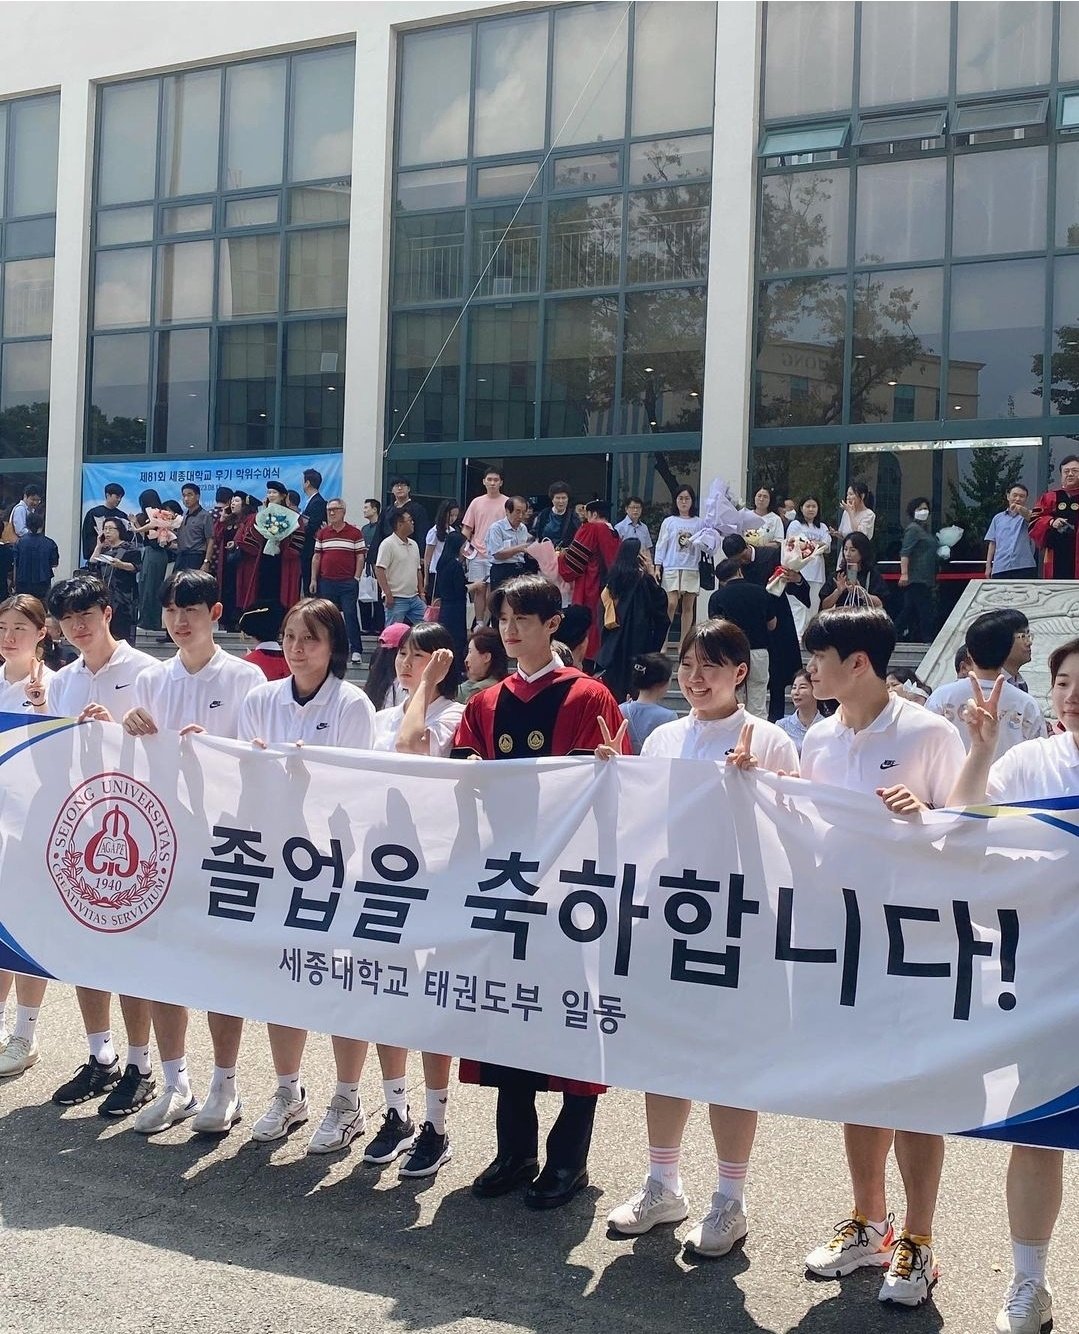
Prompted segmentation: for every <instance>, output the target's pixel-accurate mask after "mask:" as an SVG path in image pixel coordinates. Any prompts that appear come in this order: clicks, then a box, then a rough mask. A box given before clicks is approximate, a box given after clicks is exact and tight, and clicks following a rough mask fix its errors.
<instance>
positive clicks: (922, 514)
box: [914, 510, 929, 523]
mask: <svg viewBox="0 0 1079 1334" xmlns="http://www.w3.org/2000/svg"><path fill="white" fill-rule="evenodd" d="M914 517H915V518H916V519H917V520H918V522H919V523H925V521H926V519H928V518H929V511H928V510H915V511H914Z"/></svg>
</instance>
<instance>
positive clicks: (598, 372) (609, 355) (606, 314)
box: [540, 296, 618, 436]
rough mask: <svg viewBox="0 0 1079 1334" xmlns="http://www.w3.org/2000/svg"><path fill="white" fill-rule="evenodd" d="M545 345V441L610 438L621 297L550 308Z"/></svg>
mask: <svg viewBox="0 0 1079 1334" xmlns="http://www.w3.org/2000/svg"><path fill="white" fill-rule="evenodd" d="M545 343H546V350H545V353H544V358H543V411H542V415H541V421H540V435H543V436H575V435H611V434H612V433H613V432H614V430H615V421H614V412H613V410H612V409H613V407H614V367H615V357H616V355H617V351H618V299H617V297H613V296H599V297H592V298H590V299H587V300H575V301H553V302H551V303H550V304H549V305H548V307H547V316H546V334H545Z"/></svg>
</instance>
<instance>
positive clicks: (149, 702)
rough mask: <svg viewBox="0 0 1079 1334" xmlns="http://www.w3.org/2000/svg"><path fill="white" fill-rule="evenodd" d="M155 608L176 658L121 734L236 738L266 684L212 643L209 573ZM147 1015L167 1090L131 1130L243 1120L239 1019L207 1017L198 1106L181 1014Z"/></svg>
mask: <svg viewBox="0 0 1079 1334" xmlns="http://www.w3.org/2000/svg"><path fill="white" fill-rule="evenodd" d="M161 608H162V617H161V618H162V620H163V621H164V623H165V629H166V630H167V631H168V633H169V636H170V638H171V639H172V641H173V643H174V644H175V645H176V647H177V652H176V656H175V657H174V658H172V659H170V661H168V662H164V663H155V664H154V665H153V666H152V667H148V668H147V669H146V670H145V671H144V672H141V673H140V675H139V677H138V680H137V681H136V682H135V686H134V689H133V691H132V694H133V695H134V699H133V700H132V704H133V705H134V707H133V708H131V709H129V710H128V712H127V713H125V714H124V720H123V725H124V731H125V732H127V734H128V735H129V736H136V737H137V736H153V735H154V733H155V732H157V731H159V730H162V729H164V730H167V731H171V732H179V733H180V734H181V736H183V735H185V734H187V733H190V732H209V733H210V734H211V735H212V736H224V737H231V738H233V739H235V738H236V736H237V735H238V728H239V721H240V708H241V706H242V704H243V702H244V700H245V699H246V697H247V696H248V695H249V694H250V693H251V692H252V690H254V689H255V687H256V686H260V685H262V684H263V682H264V681H265V679H266V678H265V677H264V676H263V675H262V673H261V672H260V671H259V669H258V668H257V667H255V666H254V665H253V664H252V663H249V662H244V661H243V660H242V659H240V658H234V657H232V656H231V655H230V654H228V653H226V652H225V651H224V649H222V648H219V647H218V646H217V645H216V644H215V643H214V622H215V621H217V620H218V619H219V618H220V616H221V603H220V602H219V601H218V600H217V581H216V580H215V579H214V577H213V575H212V574H210V573H209V572H208V571H207V570H174V571H173V572H172V574H170V575H169V577H168V578H167V579H166V580H165V582H164V584H163V585H162V587H161ZM151 1010H152V1013H153V1020H154V1035H155V1036H156V1038H157V1048H158V1054H159V1055H160V1057H161V1066H162V1070H163V1072H164V1076H165V1088H164V1091H163V1092H162V1093H161V1095H160V1096H159V1097H158V1098H156V1099H155V1100H154V1101H153V1102H151V1103H148V1104H147V1105H146V1106H145V1107H143V1109H142V1110H141V1111H140V1112H139V1113H138V1115H137V1116H136V1118H135V1129H136V1130H137V1131H138V1132H139V1134H140V1135H156V1134H158V1133H159V1132H160V1131H162V1130H168V1128H169V1127H170V1126H173V1125H176V1124H177V1122H179V1121H185V1120H187V1118H188V1117H194V1123H193V1124H194V1129H195V1131H196V1132H198V1133H200V1134H220V1133H223V1132H224V1131H227V1130H230V1129H231V1128H232V1126H234V1125H235V1124H236V1122H237V1121H239V1120H240V1118H241V1116H242V1115H243V1103H242V1101H241V1099H240V1095H239V1092H238V1091H237V1087H236V1061H237V1058H238V1056H239V1052H240V1039H241V1037H242V1035H243V1019H242V1018H238V1017H236V1016H234V1015H225V1014H211V1015H209V1016H208V1020H209V1026H210V1037H211V1039H212V1041H213V1048H214V1073H213V1080H212V1082H211V1084H210V1092H209V1094H208V1095H207V1098H206V1103H205V1105H203V1104H202V1103H201V1102H200V1101H199V1099H198V1098H197V1097H196V1096H195V1095H194V1093H193V1092H192V1091H191V1081H190V1078H189V1076H188V1072H187V1010H186V1008H185V1007H184V1006H182V1005H168V1004H166V1003H165V1002H163V1001H154V1002H153V1004H152V1006H151Z"/></svg>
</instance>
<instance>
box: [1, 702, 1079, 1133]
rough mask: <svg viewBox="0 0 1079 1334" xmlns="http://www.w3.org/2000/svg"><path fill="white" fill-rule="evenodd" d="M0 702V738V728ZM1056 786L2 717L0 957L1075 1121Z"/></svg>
mask: <svg viewBox="0 0 1079 1334" xmlns="http://www.w3.org/2000/svg"><path fill="white" fill-rule="evenodd" d="M5 727H6V730H4V729H5ZM1077 833H1079V800H1076V801H1071V800H1068V801H1056V802H1046V803H1039V804H1035V805H1032V806H1030V807H1022V808H1019V807H1001V808H994V809H993V810H982V811H977V812H966V813H953V812H934V813H931V814H929V815H927V816H925V817H924V819H922V820H906V819H899V818H893V817H891V816H890V815H889V814H888V813H887V812H886V811H885V810H884V809H883V808H882V807H881V805H880V804H879V802H878V801H877V800H876V799H875V798H868V797H862V796H859V795H855V794H851V793H848V792H845V791H840V790H838V789H831V788H823V787H815V786H813V785H811V784H809V783H806V782H802V781H800V780H794V779H778V778H775V777H772V776H770V775H756V774H752V773H738V772H733V773H728V772H726V771H725V769H724V767H723V766H722V765H717V764H713V763H706V762H698V761H673V762H668V761H661V762H656V761H646V760H640V759H624V760H616V761H612V762H610V763H607V764H603V763H600V762H596V761H593V760H591V759H551V760H535V761H531V760H519V761H518V760H515V761H504V762H500V763H467V762H463V761H455V760H437V759H427V758H411V757H403V756H396V755H381V754H377V755H376V754H372V753H366V752H355V751H353V752H349V751H331V750H322V749H319V748H303V749H299V748H297V747H278V748H271V749H270V750H269V751H266V752H263V751H258V750H255V749H253V748H252V747H249V746H247V745H245V744H239V743H234V742H229V741H219V740H213V739H210V738H207V737H204V736H196V737H189V738H186V739H184V740H181V739H180V738H179V737H177V736H175V735H169V734H162V735H160V736H157V737H153V738H150V739H149V740H134V739H132V738H130V737H127V736H126V735H124V733H123V732H122V731H121V729H120V728H119V727H116V726H103V725H100V724H83V725H76V724H74V723H72V722H70V721H65V720H55V719H38V720H32V721H30V722H26V721H25V720H23V719H20V718H16V717H15V716H13V715H0V967H3V968H11V969H14V970H16V971H21V972H30V973H37V974H40V975H42V976H48V977H55V978H62V979H64V980H65V981H69V982H76V983H82V984H84V985H86V986H90V987H97V988H101V989H107V990H111V991H122V992H125V993H128V994H130V995H136V996H144V997H150V998H153V999H160V1000H166V1001H172V1002H177V1003H182V1004H186V1005H190V1006H192V1007H194V1008H198V1009H200V1010H207V1009H210V1010H216V1011H219V1012H223V1013H226V1014H241V1015H245V1016H247V1017H249V1018H252V1019H259V1020H272V1021H275V1022H278V1023H283V1024H293V1025H297V1026H302V1027H308V1028H311V1029H313V1030H316V1031H321V1032H325V1033H339V1034H344V1035H349V1036H354V1037H361V1038H370V1039H377V1040H379V1041H383V1042H389V1043H393V1044H396V1045H400V1046H406V1047H410V1048H413V1049H425V1050H428V1051H443V1052H450V1053H453V1054H455V1055H459V1056H469V1057H473V1058H476V1059H479V1060H485V1061H492V1062H496V1063H500V1064H508V1065H516V1066H523V1067H527V1068H531V1069H536V1070H542V1071H546V1072H549V1073H553V1074H559V1075H564V1076H569V1077H572V1078H575V1079H581V1080H591V1081H597V1082H601V1083H607V1084H611V1085H614V1086H619V1087H626V1088H637V1089H650V1090H652V1091H654V1092H659V1093H670V1094H681V1095H685V1096H689V1097H693V1098H698V1099H703V1100H708V1101H714V1102H722V1103H726V1104H730V1105H734V1106H743V1107H755V1108H759V1109H761V1110H766V1111H773V1112H785V1113H791V1114H794V1115H797V1116H807V1117H819V1118H823V1119H827V1120H836V1121H838V1120H849V1121H855V1122H860V1123H863V1124H876V1125H884V1126H891V1127H899V1128H905V1129H911V1130H923V1131H942V1132H950V1133H966V1134H976V1135H983V1136H989V1137H995V1138H1001V1139H1011V1140H1018V1141H1022V1142H1026V1143H1033V1144H1046V1145H1059V1146H1064V1147H1070V1148H1074V1147H1079V1047H1077V1045H1076V1042H1075V1024H1076V1014H1077V1013H1079V976H1077V974H1076V970H1075V959H1076V958H1077V957H1079V892H1077V883H1079V863H1077V856H1076V853H1077V848H1079V843H1077V837H1076V836H1077Z"/></svg>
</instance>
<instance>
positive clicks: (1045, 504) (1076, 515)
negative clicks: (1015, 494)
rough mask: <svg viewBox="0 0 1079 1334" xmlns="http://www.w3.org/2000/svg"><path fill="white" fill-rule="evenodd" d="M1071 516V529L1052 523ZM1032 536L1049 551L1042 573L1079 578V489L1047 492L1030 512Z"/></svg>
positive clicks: (1069, 519)
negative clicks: (1068, 530)
mask: <svg viewBox="0 0 1079 1334" xmlns="http://www.w3.org/2000/svg"><path fill="white" fill-rule="evenodd" d="M1054 519H1067V521H1068V522H1069V523H1070V524H1071V526H1072V527H1071V531H1070V532H1064V533H1058V532H1057V531H1056V529H1055V528H1051V527H1050V524H1051V523H1052V522H1053V520H1054ZM1030 537H1031V541H1032V542H1033V543H1034V545H1035V546H1036V547H1037V548H1038V549H1039V550H1040V551H1044V552H1045V559H1044V561H1043V563H1042V574H1043V576H1044V577H1045V578H1046V579H1075V578H1077V577H1079V489H1077V490H1073V491H1066V490H1064V488H1063V487H1061V488H1059V489H1057V490H1056V491H1046V493H1045V495H1044V496H1042V498H1041V499H1040V500H1039V501H1038V503H1037V504H1036V505H1035V506H1034V508H1033V510H1032V511H1031V515H1030Z"/></svg>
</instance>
